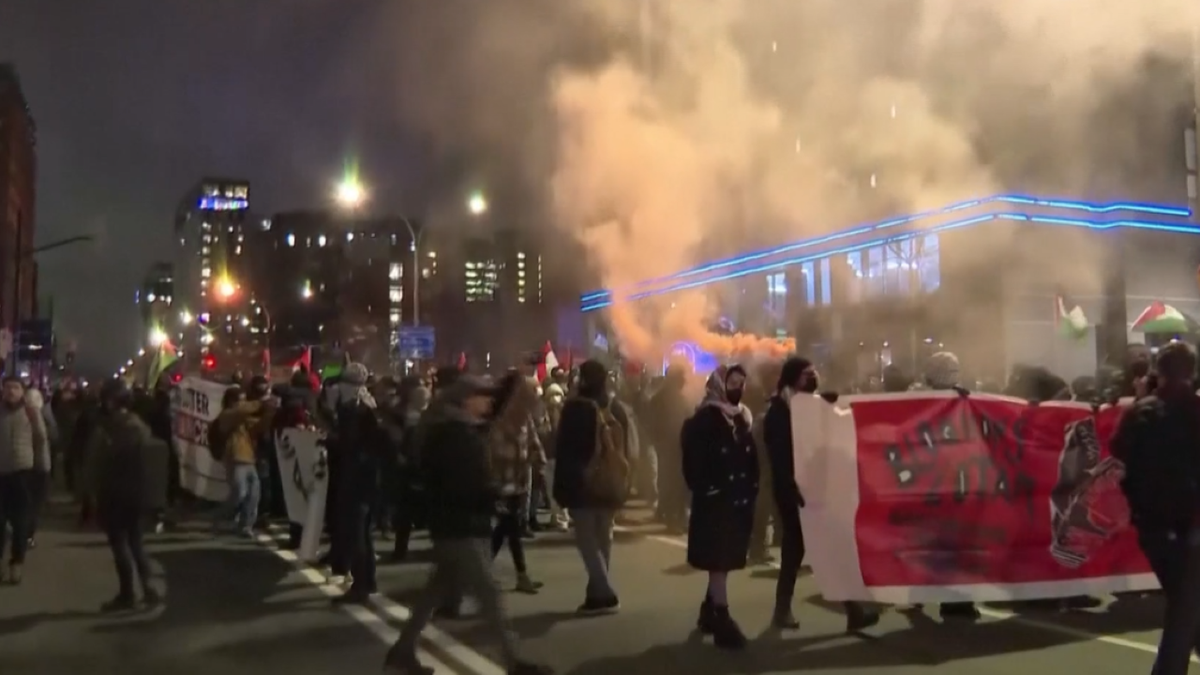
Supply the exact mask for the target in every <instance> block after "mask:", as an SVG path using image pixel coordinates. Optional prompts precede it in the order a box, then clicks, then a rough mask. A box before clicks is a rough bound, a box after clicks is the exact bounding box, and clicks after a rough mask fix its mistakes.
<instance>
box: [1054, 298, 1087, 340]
mask: <svg viewBox="0 0 1200 675" xmlns="http://www.w3.org/2000/svg"><path fill="white" fill-rule="evenodd" d="M1054 319H1055V320H1054V324H1055V327H1056V328H1057V329H1058V332H1059V334H1060V335H1062V336H1063V337H1066V338H1070V339H1072V340H1078V339H1080V338H1082V337H1083V336H1085V335H1087V334H1088V331H1089V330H1090V329H1091V325H1090V323H1089V322H1088V318H1087V316H1086V315H1085V314H1084V313H1083V308H1082V307H1080V306H1079V304H1078V303H1076V302H1075V301H1073V300H1071V299H1070V298H1068V297H1067V295H1066V293H1063V292H1061V291H1060V292H1059V293H1056V294H1055V296H1054Z"/></svg>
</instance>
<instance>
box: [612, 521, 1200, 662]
mask: <svg viewBox="0 0 1200 675" xmlns="http://www.w3.org/2000/svg"><path fill="white" fill-rule="evenodd" d="M613 529H615V530H618V531H621V532H629V533H634V534H642V536H644V537H645V538H647V539H651V540H653V541H657V542H659V543H660V544H666V545H668V546H674V547H676V548H683V549H686V548H687V540H686V539H681V538H678V537H668V536H664V535H661V534H644V533H639V532H638V531H637V530H635V529H632V528H628V527H622V526H617V527H614V528H613ZM767 566H769V567H772V568H774V569H779V564H778V563H774V562H771V563H767ZM979 613H980V614H982V615H984V616H987V617H990V618H993V619H1001V620H1005V619H1007V620H1012V621H1016V622H1018V623H1022V624H1025V625H1026V626H1030V627H1033V628H1040V629H1042V630H1048V631H1052V632H1055V633H1059V634H1061V635H1068V636H1070V637H1073V638H1076V639H1080V640H1091V641H1096V642H1104V643H1107V644H1110V645H1113V646H1116V647H1125V648H1126V649H1135V650H1137V651H1139V652H1145V653H1147V654H1154V655H1157V654H1158V647H1157V646H1156V645H1149V644H1146V643H1145V642H1138V641H1136V640H1127V639H1125V638H1121V637H1117V636H1115V635H1103V634H1098V633H1092V632H1089V631H1086V630H1080V629H1078V628H1071V627H1070V626H1063V625H1060V624H1056V623H1053V622H1050V621H1040V620H1038V619H1031V618H1028V617H1026V616H1023V615H1020V614H1015V613H1013V612H1005V611H1001V610H997V609H991V608H988V607H979ZM1192 663H1200V658H1197V657H1196V655H1195V654H1193V655H1192Z"/></svg>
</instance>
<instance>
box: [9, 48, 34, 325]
mask: <svg viewBox="0 0 1200 675" xmlns="http://www.w3.org/2000/svg"><path fill="white" fill-rule="evenodd" d="M36 197H37V126H36V124H35V123H34V121H33V115H32V114H30V112H29V105H28V103H27V102H26V100H25V95H24V93H23V92H22V90H21V82H20V80H19V79H18V78H17V73H16V69H15V68H14V67H13V66H12V65H10V64H6V63H0V323H2V324H3V326H4V327H5V328H11V327H12V326H13V325H14V324H15V323H16V322H17V321H19V320H20V319H24V318H29V317H31V316H33V315H34V314H36V311H37V308H36V304H37V300H36V298H37V268H36V263H35V262H34V261H33V259H32V258H31V257H29V255H28V253H29V251H30V250H31V249H32V248H33V237H34V231H35V223H36V219H35V217H34V213H35V211H34V206H35V201H36ZM14 300H19V308H18V307H16V306H17V305H18V302H15V301H14ZM14 308H16V309H17V311H14Z"/></svg>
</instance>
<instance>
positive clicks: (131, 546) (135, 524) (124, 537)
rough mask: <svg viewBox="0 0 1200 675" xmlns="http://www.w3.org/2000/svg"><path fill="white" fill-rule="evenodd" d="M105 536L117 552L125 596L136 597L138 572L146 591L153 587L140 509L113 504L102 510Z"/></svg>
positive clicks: (121, 595) (120, 578) (122, 590)
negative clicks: (135, 579)
mask: <svg viewBox="0 0 1200 675" xmlns="http://www.w3.org/2000/svg"><path fill="white" fill-rule="evenodd" d="M102 520H103V521H104V535H105V536H106V537H107V538H108V548H109V549H110V550H111V551H112V554H113V563H114V564H115V565H116V568H117V582H118V584H119V587H120V591H119V594H118V595H119V596H120V597H121V598H133V597H134V589H133V574H134V572H135V571H136V572H137V577H138V581H139V582H140V583H141V586H142V592H143V593H149V592H150V591H149V589H150V559H149V558H148V557H146V549H145V547H144V546H143V544H142V532H143V529H142V527H143V524H144V520H143V518H142V513H141V511H140V510H139V509H137V508H130V507H112V508H107V509H104V510H103V511H102Z"/></svg>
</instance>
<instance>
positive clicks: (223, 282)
mask: <svg viewBox="0 0 1200 675" xmlns="http://www.w3.org/2000/svg"><path fill="white" fill-rule="evenodd" d="M236 293H237V286H234V285H233V281H232V280H230V279H229V278H221V279H218V280H217V295H218V296H219V297H220V298H221V299H222V300H228V299H230V298H232V297H233V296H234V295H235V294H236Z"/></svg>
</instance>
